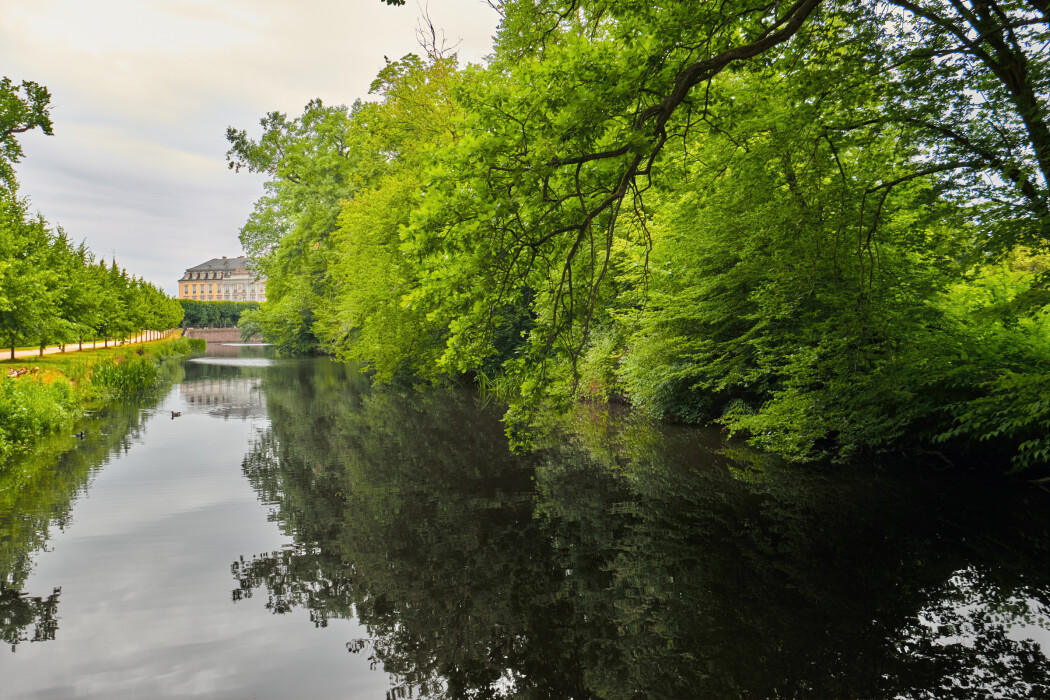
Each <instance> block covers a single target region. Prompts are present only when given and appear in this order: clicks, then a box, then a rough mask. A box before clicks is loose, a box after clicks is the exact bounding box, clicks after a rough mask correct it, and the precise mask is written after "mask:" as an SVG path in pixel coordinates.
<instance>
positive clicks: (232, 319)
mask: <svg viewBox="0 0 1050 700" xmlns="http://www.w3.org/2000/svg"><path fill="white" fill-rule="evenodd" d="M178 301H179V304H181V305H182V310H183V313H184V316H183V318H182V325H183V327H185V328H233V327H236V326H237V322H238V321H239V320H240V318H241V312H243V311H245V310H247V309H257V308H259V302H257V301H196V300H194V299H179V300H178Z"/></svg>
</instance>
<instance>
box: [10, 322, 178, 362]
mask: <svg viewBox="0 0 1050 700" xmlns="http://www.w3.org/2000/svg"><path fill="white" fill-rule="evenodd" d="M176 333H179V330H178V329H177V328H176V329H173V330H169V331H143V332H142V333H139V334H138V335H137V336H135V337H134V338H128V339H127V340H125V341H124V345H131V344H132V343H151V342H153V341H155V340H166V339H168V338H170V337H171V336H172V335H173V334H176ZM105 343H106V341H103V340H96V341H95V342H93V343H84V348H83V349H84V350H93V349H95V348H102V347H110V348H115V347H119V344H120V341H119V340H112V339H111V340H110V341H109V343H108V344H105ZM80 349H81V348H80V346H79V345H78V344H77V343H67V344H66V349H65V350H64V351H63V350H62V348H61V346H57V345H55V346H51V347H47V348H44V354H45V355H54V354H55V353H60V352H77V351H79V350H80ZM39 356H40V348H33V349H28V350H15V359H18V358H19V357H39ZM10 357H11V349H10V348H8V349H7V350H5V351H3V352H0V360H7V359H9V358H10Z"/></svg>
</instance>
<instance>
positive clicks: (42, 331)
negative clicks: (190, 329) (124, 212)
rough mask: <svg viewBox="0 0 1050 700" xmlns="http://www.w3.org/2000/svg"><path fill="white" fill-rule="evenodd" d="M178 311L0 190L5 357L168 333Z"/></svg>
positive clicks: (0, 314)
mask: <svg viewBox="0 0 1050 700" xmlns="http://www.w3.org/2000/svg"><path fill="white" fill-rule="evenodd" d="M181 320H182V309H181V308H179V305H178V304H176V303H175V300H174V299H172V298H171V297H168V296H167V295H165V294H164V292H162V291H161V290H160V289H158V288H157V287H156V286H154V285H153V284H151V283H149V282H147V281H145V280H142V279H138V278H136V277H134V276H130V277H129V276H128V273H127V271H126V270H124V269H123V268H121V267H119V266H118V265H117V264H116V262H111V263H110V264H109V265H107V264H106V261H105V260H96V258H95V255H94V254H93V253H92V252H91V251H90V250H89V249H88V248H87V246H86V245H84V244H83V243H80V244H79V245H74V244H73V243H72V241H70V240H69V237H68V236H67V235H66V234H65V232H63V231H62V230H61V229H56V228H52V227H51V226H50V225H49V224H48V222H47V221H45V220H44V218H43V217H41V216H39V215H32V214H30V213H29V212H28V207H27V204H26V201H25V200H24V199H21V198H19V197H18V196H17V195H15V194H14V193H13V192H10V191H7V190H4V189H3V188H2V187H0V340H2V342H3V344H4V345H3V346H4V347H5V348H10V349H11V350H12V351H13V350H14V348H15V347H19V346H39V347H44V346H45V345H49V344H56V343H57V344H66V343H77V342H81V341H86V340H90V339H95V338H99V339H103V338H104V339H109V338H126V337H128V336H131V335H135V334H136V333H138V332H139V331H142V330H155V331H160V330H164V329H167V328H174V327H175V326H178V325H179V322H180V321H181Z"/></svg>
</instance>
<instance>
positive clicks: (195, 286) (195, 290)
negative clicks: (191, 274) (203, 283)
mask: <svg viewBox="0 0 1050 700" xmlns="http://www.w3.org/2000/svg"><path fill="white" fill-rule="evenodd" d="M193 294H194V297H193V298H194V299H196V298H197V296H196V294H197V285H193Z"/></svg>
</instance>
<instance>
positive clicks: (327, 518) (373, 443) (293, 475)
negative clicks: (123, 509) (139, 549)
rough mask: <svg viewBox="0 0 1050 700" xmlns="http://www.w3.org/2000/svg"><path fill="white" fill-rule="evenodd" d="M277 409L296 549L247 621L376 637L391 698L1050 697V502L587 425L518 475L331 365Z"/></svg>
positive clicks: (460, 425)
mask: <svg viewBox="0 0 1050 700" xmlns="http://www.w3.org/2000/svg"><path fill="white" fill-rule="evenodd" d="M261 389H262V393H263V394H264V396H265V401H266V410H267V413H268V415H269V417H270V421H271V425H270V428H269V429H268V430H266V431H264V432H263V433H261V434H260V435H259V436H258V437H257V439H256V441H255V444H253V445H252V448H251V450H250V451H249V453H248V454H247V456H246V457H245V459H244V464H243V471H244V474H245V476H246V477H247V478H248V479H249V481H250V482H251V484H252V485H253V487H254V488H255V489H256V491H257V492H258V494H259V497H260V499H261V500H262V501H264V502H265V503H267V504H269V507H270V508H271V511H272V518H273V519H274V520H275V521H276V522H277V523H279V525H280V526H281V528H282V529H283V530H284V531H285V533H287V534H288V535H289V536H291V537H292V538H293V540H294V543H295V544H294V546H293V547H290V548H286V549H284V550H282V551H279V552H270V553H256V554H254V555H250V556H244V557H241V558H240V559H239V560H238V561H235V562H234V563H233V564H232V572H233V575H234V578H235V580H236V588H235V589H234V590H233V599H234V600H235V601H245V600H247V599H254V598H255V597H256V596H257V595H258V594H260V593H261V594H262V595H261V598H262V600H261V601H260V602H261V604H263V605H265V607H266V608H268V609H269V610H271V611H272V612H274V613H284V612H288V611H290V610H293V609H296V608H304V609H306V610H308V611H309V613H310V619H311V620H312V621H313V624H315V625H317V626H325V625H326V624H327V623H328V621H329V620H331V619H333V618H343V617H347V618H349V617H356V618H357V619H359V620H360V621H361V622H362V623H363V624H364V625H366V627H367V630H368V637H367V638H362V639H355V640H348V644H347V647H348V649H349V650H350V651H351V652H354V653H360V654H367V655H368V656H369V658H371V659H372V661H373V663H374V664H375V665H376V666H381V667H382V668H384V669H385V670H386V671H387V672H388V673H390V674H391V676H392V677H393V678H394V679H395V686H394V687H393V688H392V690H391V691H390V692H391V696H392V697H401V696H407V695H408V694H412V695H413V696H420V697H449V698H460V697H477V698H498V697H566V698H567V697H574V698H587V697H603V698H677V697H681V698H686V697H693V698H695V697H718V698H732V697H740V698H758V697H798V698H810V697H811V698H827V697H837V698H843V697H850V698H854V697H855V698H882V697H902V698H926V697H946V696H951V697H960V698H979V697H986V696H989V695H995V696H997V697H1016V698H1030V697H1045V696H1047V694H1048V693H1050V672H1048V670H1047V669H1048V667H1050V666H1048V663H1047V656H1046V649H1045V643H1046V639H1047V638H1048V635H1047V630H1048V625H1050V615H1048V610H1050V581H1048V578H1050V572H1048V570H1047V556H1048V552H1047V531H1048V523H1047V520H1048V514H1047V512H1048V507H1047V506H1048V503H1047V499H1046V496H1045V494H1044V493H1043V492H1041V491H1037V490H1033V489H1030V488H1024V487H1018V485H1017V484H1011V483H1008V482H1002V481H986V482H981V483H974V482H973V481H972V480H963V479H957V478H956V479H952V478H947V477H941V476H937V475H929V474H924V473H918V472H912V471H907V470H902V469H900V468H893V469H890V468H886V469H882V470H872V469H860V468H842V469H837V470H833V471H831V470H819V469H812V468H809V469H806V468H799V467H796V466H792V465H787V464H783V463H781V462H778V461H776V460H771V459H769V458H768V457H764V456H762V455H756V454H754V453H751V452H749V451H746V450H742V449H740V448H726V446H725V445H723V444H722V442H721V440H720V439H719V438H718V436H717V435H714V434H711V433H709V432H704V431H698V430H694V429H687V428H681V427H669V426H661V425H655V424H652V423H647V422H645V421H637V420H632V419H631V418H630V417H629V416H621V417H618V416H612V415H610V414H609V413H608V412H605V411H600V410H593V409H586V408H585V409H581V411H580V412H579V413H578V414H577V415H576V416H574V417H573V418H572V419H571V420H568V421H565V422H563V423H562V424H561V425H560V426H559V427H558V428H557V430H556V431H555V432H553V433H552V435H553V436H554V437H553V438H552V439H551V440H550V444H549V445H547V446H546V447H544V448H543V449H541V450H540V451H538V452H536V453H533V454H530V455H524V456H517V455H513V454H511V453H509V452H508V451H507V449H506V440H505V439H504V436H503V427H502V424H501V423H500V422H499V413H498V411H496V410H493V409H481V408H479V407H478V406H477V402H476V400H475V397H474V395H473V394H471V393H469V392H466V391H456V390H449V391H431V392H426V393H417V392H414V391H411V390H398V389H395V388H385V389H377V390H372V389H371V388H370V387H369V386H368V383H367V382H366V381H365V379H364V378H362V377H361V376H360V374H358V373H357V372H356V370H355V368H351V367H346V366H343V365H338V364H335V363H330V362H326V361H310V362H302V363H298V364H296V365H288V366H284V367H273V368H268V369H265V370H263V371H262V375H261ZM253 602H254V601H253ZM242 604H243V603H242ZM1033 638H1036V639H1040V640H1042V641H1043V644H1044V647H1040V646H1039V644H1038V643H1037V642H1035V641H1033Z"/></svg>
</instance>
